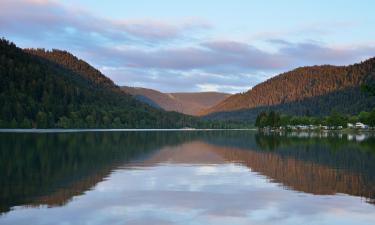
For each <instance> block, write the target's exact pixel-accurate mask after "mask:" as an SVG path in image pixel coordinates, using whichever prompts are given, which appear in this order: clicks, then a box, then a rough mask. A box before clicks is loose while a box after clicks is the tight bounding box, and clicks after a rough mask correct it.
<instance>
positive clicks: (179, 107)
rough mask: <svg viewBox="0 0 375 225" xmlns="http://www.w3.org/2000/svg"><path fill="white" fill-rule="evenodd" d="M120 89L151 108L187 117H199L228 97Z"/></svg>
mask: <svg viewBox="0 0 375 225" xmlns="http://www.w3.org/2000/svg"><path fill="white" fill-rule="evenodd" d="M121 89H122V90H123V91H124V92H125V93H128V94H131V95H133V96H135V98H137V99H138V100H140V101H142V102H145V103H147V104H150V105H151V106H154V107H159V108H162V109H165V110H167V111H176V112H180V113H184V114H188V115H199V114H200V113H201V112H202V111H204V110H205V109H208V108H209V107H211V106H214V105H215V104H217V103H219V102H220V101H222V100H224V99H225V98H227V97H229V96H230V94H227V93H220V92H191V93H189V92H178V93H163V92H160V91H156V90H153V89H148V88H140V87H128V86H124V87H121Z"/></svg>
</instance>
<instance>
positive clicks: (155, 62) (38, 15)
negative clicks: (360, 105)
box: [0, 0, 375, 92]
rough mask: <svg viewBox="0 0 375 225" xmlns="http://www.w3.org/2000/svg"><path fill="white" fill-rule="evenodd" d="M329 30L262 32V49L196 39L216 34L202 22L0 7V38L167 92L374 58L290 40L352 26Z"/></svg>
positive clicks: (49, 6)
mask: <svg viewBox="0 0 375 225" xmlns="http://www.w3.org/2000/svg"><path fill="white" fill-rule="evenodd" d="M329 25H331V26H325V27H324V26H322V25H319V24H308V25H306V26H302V27H300V28H296V29H295V30H292V31H282V32H278V31H268V32H265V33H262V34H260V33H258V34H255V35H254V37H255V36H257V35H258V38H259V37H260V36H261V38H262V39H263V42H262V41H260V42H262V43H261V45H259V40H258V41H254V40H252V41H248V42H246V41H238V40H235V39H231V38H230V37H229V38H227V39H217V38H207V37H200V38H195V37H196V34H197V33H199V32H207V31H212V30H213V26H212V25H211V24H209V23H207V22H205V21H204V20H202V19H197V18H185V19H184V20H181V21H174V22H170V21H168V22H166V21H161V20H155V19H154V18H127V19H108V18H102V17H98V16H96V15H93V14H91V13H90V12H88V11H86V10H84V9H80V8H75V7H70V6H68V5H64V4H62V3H60V2H58V1H52V0H2V2H1V8H0V33H1V34H2V35H4V36H5V37H6V38H10V39H11V40H13V41H19V42H21V43H22V44H23V46H24V47H46V48H49V47H52V48H62V49H65V50H68V51H71V52H72V53H73V54H76V55H77V56H78V57H81V58H83V59H84V60H86V61H88V62H89V63H91V64H93V65H94V66H96V67H98V68H102V71H103V72H104V73H105V74H106V75H107V76H109V77H110V78H111V79H113V80H114V81H115V82H116V83H117V84H120V85H129V86H145V87H149V88H156V89H158V90H161V91H168V92H171V91H202V90H217V91H226V92H238V91H240V90H242V91H245V90H246V89H248V88H249V87H251V86H254V85H256V84H257V83H259V82H261V81H263V80H265V79H267V78H269V77H270V76H274V75H277V74H278V73H281V72H285V71H288V70H291V69H293V68H295V67H299V66H308V65H319V64H335V65H346V64H351V63H354V62H359V61H361V60H364V59H366V58H369V57H372V56H374V55H375V43H367V44H364V45H362V46H361V45H346V46H334V45H329V44H327V43H323V42H317V41H314V40H304V41H298V42H296V41H291V40H289V39H287V38H286V37H287V36H288V35H289V34H290V33H293V34H296V33H306V32H317V33H325V32H328V29H332V28H327V27H333V26H335V27H337V26H339V27H348V26H352V25H353V24H350V23H347V22H342V23H332V24H329ZM270 37H273V38H272V39H270ZM266 38H268V39H266ZM261 46H263V48H262V47H261ZM267 49H272V51H271V50H267Z"/></svg>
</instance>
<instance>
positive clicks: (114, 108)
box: [0, 39, 202, 128]
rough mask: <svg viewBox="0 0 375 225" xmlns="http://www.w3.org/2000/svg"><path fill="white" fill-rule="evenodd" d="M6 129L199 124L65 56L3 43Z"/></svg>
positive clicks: (1, 123) (0, 89)
mask: <svg viewBox="0 0 375 225" xmlns="http://www.w3.org/2000/svg"><path fill="white" fill-rule="evenodd" d="M0 75H1V80H0V105H1V108H0V109H1V110H0V127H2V128H58V127H59V128H179V127H184V126H194V127H197V126H199V125H201V124H202V122H201V121H199V120H198V119H197V118H193V117H189V116H185V115H182V114H179V113H174V112H165V111H164V110H159V109H155V108H153V107H150V106H148V105H146V104H144V103H141V102H139V101H137V100H136V99H134V98H133V97H131V96H130V95H128V94H125V93H123V92H122V91H121V90H120V88H119V87H117V86H116V85H115V84H113V82H112V81H111V80H110V79H109V78H107V77H105V76H104V75H103V74H101V73H100V72H99V71H98V70H96V69H94V68H93V67H91V66H90V65H89V64H87V63H85V62H84V61H82V60H79V59H77V58H76V57H74V56H73V55H71V54H69V53H67V52H64V51H58V50H54V51H44V50H41V49H39V50H30V49H28V50H23V49H20V48H18V47H16V45H15V44H13V43H11V42H9V41H7V40H5V39H0Z"/></svg>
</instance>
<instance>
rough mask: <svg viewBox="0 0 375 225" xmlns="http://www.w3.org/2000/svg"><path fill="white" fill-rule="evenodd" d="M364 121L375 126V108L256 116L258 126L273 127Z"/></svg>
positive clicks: (260, 114)
mask: <svg viewBox="0 0 375 225" xmlns="http://www.w3.org/2000/svg"><path fill="white" fill-rule="evenodd" d="M357 122H362V123H364V124H366V125H368V126H370V127H375V108H374V109H373V110H372V111H370V112H366V111H362V112H360V113H359V114H357V115H346V114H343V113H340V112H338V111H336V110H333V111H332V112H331V113H330V114H329V115H327V116H318V117H316V116H309V115H305V116H293V115H288V114H281V113H279V112H275V111H270V112H265V111H263V112H261V113H259V114H258V116H257V117H256V121H255V126H256V127H258V128H264V127H272V128H277V127H280V126H288V125H292V126H295V125H316V126H319V125H322V126H334V127H338V126H342V127H346V126H347V124H348V123H352V124H355V123H357Z"/></svg>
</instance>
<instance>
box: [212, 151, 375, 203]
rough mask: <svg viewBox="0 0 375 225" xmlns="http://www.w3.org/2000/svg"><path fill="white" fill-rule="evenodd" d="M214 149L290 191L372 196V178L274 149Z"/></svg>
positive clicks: (374, 184)
mask: <svg viewBox="0 0 375 225" xmlns="http://www.w3.org/2000/svg"><path fill="white" fill-rule="evenodd" d="M215 152H217V153H218V154H220V155H221V156H223V157H224V158H225V159H226V160H228V161H237V162H240V163H241V164H243V165H245V166H247V167H249V168H251V170H252V171H254V172H258V173H260V174H263V175H265V176H267V177H269V178H270V179H271V180H272V181H273V182H276V183H280V184H282V185H283V186H286V187H289V188H291V189H293V190H297V191H303V192H307V193H312V194H320V195H330V194H335V193H345V194H350V195H355V196H363V197H366V198H370V199H373V198H375V195H374V194H375V180H368V179H367V177H366V176H363V174H358V173H352V172H350V171H346V170H345V169H336V168H331V167H328V166H324V165H320V164H318V163H314V162H306V161H302V160H298V159H294V158H289V157H282V156H280V155H278V154H277V153H274V152H257V151H244V150H241V149H236V148H232V149H228V148H216V149H215Z"/></svg>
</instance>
